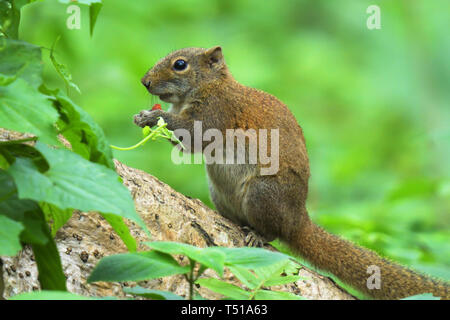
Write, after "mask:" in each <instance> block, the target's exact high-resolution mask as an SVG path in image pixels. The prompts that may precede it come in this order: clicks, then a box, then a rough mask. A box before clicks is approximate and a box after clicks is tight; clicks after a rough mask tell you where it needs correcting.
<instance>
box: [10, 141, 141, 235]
mask: <svg viewBox="0 0 450 320" xmlns="http://www.w3.org/2000/svg"><path fill="white" fill-rule="evenodd" d="M35 148H36V149H37V150H38V151H39V152H41V154H42V155H43V156H44V157H45V159H46V160H47V162H48V164H49V166H50V169H48V170H47V171H45V172H40V171H39V170H38V169H37V168H36V165H35V164H34V163H33V161H32V160H30V159H25V158H17V159H16V161H15V162H14V164H13V165H11V166H10V167H9V168H8V172H9V173H10V174H11V175H12V176H13V178H14V180H15V182H16V185H17V189H18V193H19V198H27V199H33V200H36V201H45V202H48V203H51V204H53V205H55V206H57V207H59V208H60V209H79V210H82V211H100V212H104V213H112V214H116V215H119V216H122V217H124V218H128V219H131V220H133V221H135V222H136V223H138V224H139V225H140V226H141V227H142V228H143V229H144V230H146V227H145V223H144V222H143V220H142V218H141V217H140V216H139V215H138V214H137V213H136V211H135V208H134V202H133V200H132V198H131V195H130V193H129V191H128V189H127V188H126V187H125V186H123V185H122V184H121V183H120V182H119V180H118V176H117V174H116V173H115V172H114V171H113V170H111V169H108V168H106V167H104V166H102V165H99V164H96V163H92V162H89V161H87V160H85V159H83V158H82V157H81V156H79V155H77V154H75V153H73V152H71V151H68V150H65V149H51V148H49V147H48V146H46V145H45V144H42V143H39V142H38V143H36V146H35Z"/></svg>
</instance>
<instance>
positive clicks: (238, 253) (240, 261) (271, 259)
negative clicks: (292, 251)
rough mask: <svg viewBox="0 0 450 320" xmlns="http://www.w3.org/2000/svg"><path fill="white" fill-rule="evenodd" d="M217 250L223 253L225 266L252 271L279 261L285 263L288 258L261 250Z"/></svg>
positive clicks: (222, 248)
mask: <svg viewBox="0 0 450 320" xmlns="http://www.w3.org/2000/svg"><path fill="white" fill-rule="evenodd" d="M217 249H218V250H220V251H222V252H223V253H225V265H227V266H228V265H230V266H241V267H244V268H249V269H254V268H259V267H264V266H268V265H272V264H276V263H278V262H280V261H286V260H288V259H289V256H287V255H285V254H283V253H280V252H273V251H269V250H265V249H262V248H248V247H243V248H224V247H218V248H217Z"/></svg>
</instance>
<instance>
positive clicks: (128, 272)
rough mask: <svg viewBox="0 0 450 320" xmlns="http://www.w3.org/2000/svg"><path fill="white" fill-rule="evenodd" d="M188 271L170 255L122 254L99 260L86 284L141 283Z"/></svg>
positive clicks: (157, 253) (150, 252) (156, 253)
mask: <svg viewBox="0 0 450 320" xmlns="http://www.w3.org/2000/svg"><path fill="white" fill-rule="evenodd" d="M188 271H189V268H188V267H182V266H180V265H178V263H177V262H176V261H175V260H174V259H173V258H172V257H171V256H170V255H167V254H164V253H161V252H156V251H149V252H139V253H123V254H117V255H113V256H109V257H105V258H103V259H102V260H100V262H99V263H98V264H97V266H96V267H95V269H94V270H93V271H92V273H91V275H90V276H89V279H88V282H96V281H141V280H147V279H155V278H160V277H165V276H169V275H173V274H183V273H186V272H188Z"/></svg>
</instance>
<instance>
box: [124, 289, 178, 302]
mask: <svg viewBox="0 0 450 320" xmlns="http://www.w3.org/2000/svg"><path fill="white" fill-rule="evenodd" d="M123 292H125V293H128V294H133V295H136V296H140V297H144V298H149V299H153V300H184V298H183V297H181V296H179V295H177V294H175V293H172V292H170V291H161V290H151V289H146V288H142V287H139V286H136V287H133V288H123Z"/></svg>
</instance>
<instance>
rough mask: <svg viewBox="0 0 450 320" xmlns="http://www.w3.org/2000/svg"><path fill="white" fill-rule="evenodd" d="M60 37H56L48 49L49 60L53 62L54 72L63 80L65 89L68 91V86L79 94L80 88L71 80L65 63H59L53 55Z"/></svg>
mask: <svg viewBox="0 0 450 320" xmlns="http://www.w3.org/2000/svg"><path fill="white" fill-rule="evenodd" d="M59 38H60V37H57V38H56V40H55V42H54V43H53V45H52V48H51V50H50V60H51V61H52V63H53V66H54V67H55V69H56V72H57V73H58V74H59V75H60V77H61V78H62V79H63V80H64V83H65V84H66V91H67V93H69V88H70V87H72V88H74V89H75V90H76V91H77V92H78V93H79V94H81V91H80V88H78V86H77V85H76V84H75V83H74V82H72V75H71V74H70V72H69V69H68V68H67V66H66V65H64V64H62V63H59V62H58V61H56V58H55V55H54V54H53V52H54V49H55V46H56V44H57V43H58V40H59Z"/></svg>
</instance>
